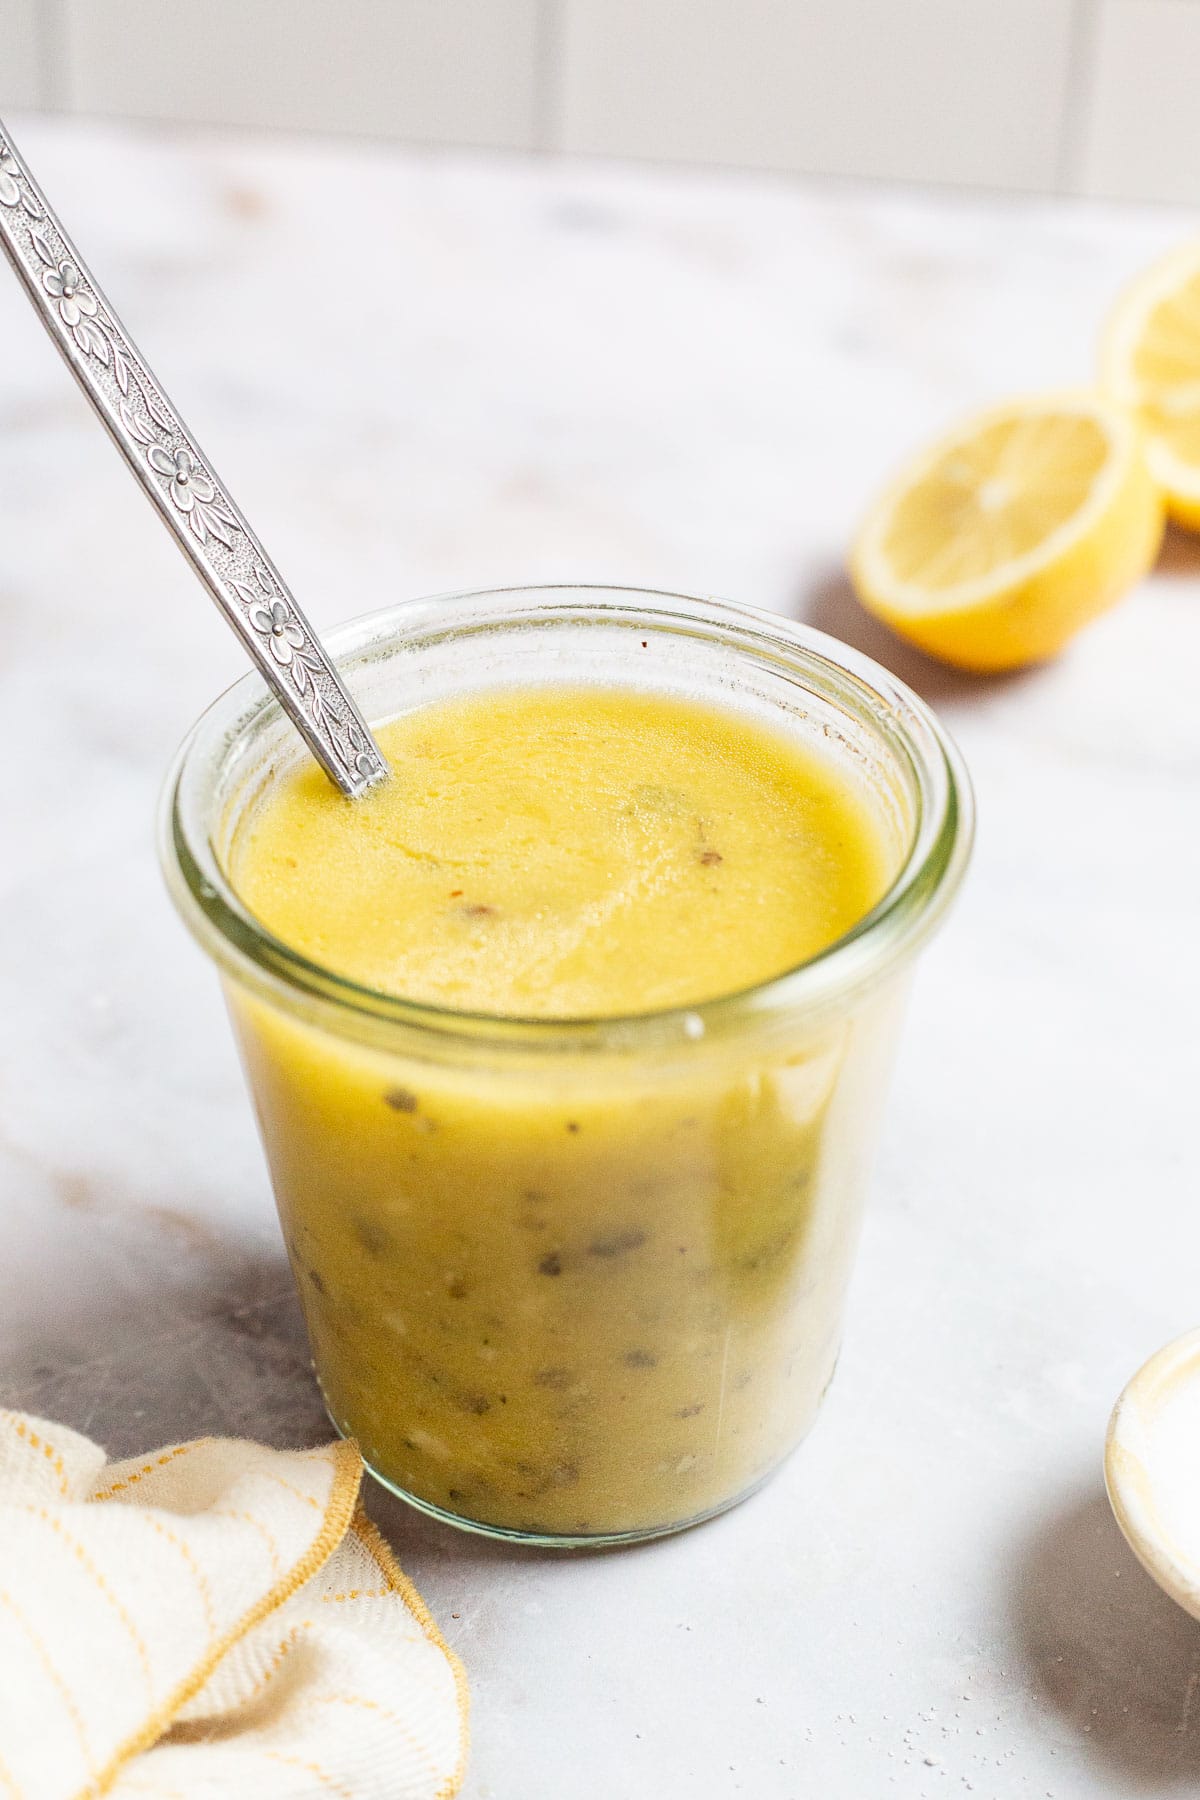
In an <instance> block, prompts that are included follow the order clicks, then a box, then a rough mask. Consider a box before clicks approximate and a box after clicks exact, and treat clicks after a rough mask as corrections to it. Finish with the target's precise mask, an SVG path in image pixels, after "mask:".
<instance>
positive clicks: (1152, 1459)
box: [1104, 1331, 1200, 1619]
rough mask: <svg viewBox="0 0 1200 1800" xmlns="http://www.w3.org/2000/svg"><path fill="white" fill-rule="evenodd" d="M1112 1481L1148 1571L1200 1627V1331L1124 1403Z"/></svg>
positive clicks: (1112, 1433)
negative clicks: (1196, 1620) (1199, 1621)
mask: <svg viewBox="0 0 1200 1800" xmlns="http://www.w3.org/2000/svg"><path fill="white" fill-rule="evenodd" d="M1104 1479H1105V1484H1106V1486H1107V1488H1108V1498H1109V1501H1110V1503H1111V1505H1112V1509H1113V1512H1114V1513H1115V1514H1116V1519H1117V1524H1118V1525H1119V1526H1120V1527H1121V1530H1122V1531H1123V1532H1124V1533H1125V1536H1126V1538H1127V1539H1128V1540H1129V1544H1130V1547H1131V1549H1132V1550H1133V1552H1134V1554H1135V1556H1136V1557H1137V1558H1138V1560H1139V1562H1140V1563H1141V1564H1142V1566H1143V1568H1145V1569H1146V1570H1147V1572H1148V1573H1149V1574H1150V1575H1152V1576H1153V1577H1154V1579H1155V1581H1157V1583H1158V1585H1159V1586H1160V1587H1161V1588H1163V1589H1164V1590H1165V1591H1166V1592H1167V1593H1168V1594H1170V1596H1171V1598H1172V1599H1173V1600H1177V1601H1178V1602H1179V1604H1180V1606H1182V1607H1183V1608H1184V1609H1185V1610H1186V1611H1187V1612H1189V1613H1191V1615H1192V1617H1193V1618H1196V1619H1200V1331H1190V1332H1188V1334H1187V1335H1186V1336H1185V1337H1181V1338H1176V1340H1175V1342H1174V1343H1172V1344H1168V1345H1167V1346H1166V1347H1165V1348H1164V1349H1162V1350H1160V1351H1158V1353H1157V1355H1155V1356H1152V1357H1151V1358H1150V1361H1149V1362H1148V1363H1146V1364H1144V1366H1143V1367H1142V1368H1140V1369H1139V1370H1138V1372H1137V1374H1136V1375H1135V1376H1134V1378H1133V1380H1132V1381H1131V1382H1130V1383H1129V1386H1128V1387H1127V1388H1126V1389H1125V1391H1124V1393H1123V1394H1122V1395H1121V1398H1120V1399H1119V1400H1118V1401H1117V1404H1116V1406H1115V1408H1114V1409H1113V1415H1112V1418H1111V1419H1110V1420H1109V1425H1108V1438H1107V1443H1106V1447H1105V1456H1104Z"/></svg>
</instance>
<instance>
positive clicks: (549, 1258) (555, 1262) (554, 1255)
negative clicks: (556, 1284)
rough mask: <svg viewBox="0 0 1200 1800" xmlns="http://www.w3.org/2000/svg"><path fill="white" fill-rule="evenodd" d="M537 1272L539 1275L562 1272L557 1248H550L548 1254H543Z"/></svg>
mask: <svg viewBox="0 0 1200 1800" xmlns="http://www.w3.org/2000/svg"><path fill="white" fill-rule="evenodd" d="M538 1274H539V1275H561V1274H562V1257H561V1256H560V1255H559V1254H558V1251H557V1250H551V1251H550V1252H549V1253H548V1255H546V1256H543V1258H542V1260H541V1262H540V1263H539V1264H538Z"/></svg>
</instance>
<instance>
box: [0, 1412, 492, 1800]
mask: <svg viewBox="0 0 1200 1800" xmlns="http://www.w3.org/2000/svg"><path fill="white" fill-rule="evenodd" d="M361 1478H362V1463H361V1462H360V1460H359V1456H358V1452H357V1451H356V1450H355V1448H354V1446H353V1445H352V1444H332V1445H328V1446H326V1447H324V1448H322V1449H319V1450H309V1451H303V1452H297V1451H282V1450H269V1449H266V1448H264V1446H262V1445H261V1444H250V1443H243V1442H236V1441H233V1440H230V1439H221V1438H200V1439H198V1440H197V1441H196V1442H195V1443H190V1444H173V1445H171V1446H169V1447H168V1448H167V1449H164V1450H159V1451H155V1452H153V1453H152V1454H150V1455H147V1456H143V1457H138V1458H135V1459H133V1460H132V1461H129V1462H118V1463H110V1462H107V1460H106V1458H105V1454H104V1452H103V1450H101V1449H100V1448H99V1446H98V1445H96V1444H93V1443H91V1442H90V1440H89V1439H87V1438H85V1437H81V1436H80V1435H79V1434H78V1433H77V1432H74V1431H68V1430H66V1429H65V1428H64V1427H63V1426H61V1425H52V1424H49V1423H47V1422H46V1421H45V1420H43V1419H35V1418H31V1417H29V1416H28V1415H26V1414H23V1413H13V1412H4V1411H2V1410H0V1800H93V1796H99V1795H102V1794H103V1795H112V1796H113V1797H114V1800H218V1796H220V1797H221V1800H230V1797H231V1796H243V1795H246V1796H249V1795H252V1796H253V1797H254V1800H302V1797H303V1800H310V1797H316V1796H320V1800H435V1797H439V1800H448V1796H450V1795H452V1794H454V1793H456V1792H457V1791H458V1787H459V1785H460V1783H461V1780H462V1772H463V1767H464V1764H465V1760H466V1749H467V1700H466V1681H465V1678H464V1676H463V1672H462V1667H461V1665H460V1664H459V1662H458V1660H457V1658H456V1657H455V1656H454V1655H453V1654H452V1652H451V1651H450V1650H449V1649H448V1648H447V1646H446V1643H445V1641H444V1640H443V1638H442V1636H441V1633H440V1632H439V1631H438V1628H437V1626H436V1625H435V1624H434V1622H433V1620H432V1618H431V1617H430V1616H429V1613H428V1611H427V1610H426V1608H425V1605H424V1603H423V1602H422V1600H421V1598H420V1596H419V1594H417V1592H416V1590H415V1589H414V1588H413V1586H412V1584H411V1583H410V1582H409V1581H408V1580H407V1578H406V1577H405V1576H404V1574H403V1573H402V1572H401V1570H400V1569H399V1568H398V1567H397V1565H396V1563H395V1561H394V1560H393V1558H392V1555H391V1552H390V1551H389V1550H388V1548H387V1546H386V1544H385V1543H384V1542H383V1540H382V1538H381V1537H380V1536H379V1534H378V1532H377V1531H376V1530H375V1528H374V1526H372V1525H371V1523H370V1522H369V1520H368V1519H367V1517H366V1515H365V1513H364V1512H363V1511H362V1509H361V1507H360V1505H359V1503H358V1490H359V1484H360V1481H361Z"/></svg>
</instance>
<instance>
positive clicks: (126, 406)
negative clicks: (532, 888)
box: [0, 123, 388, 796]
mask: <svg viewBox="0 0 1200 1800" xmlns="http://www.w3.org/2000/svg"><path fill="white" fill-rule="evenodd" d="M0 245H2V246H3V249H4V252H5V254H6V255H7V257H8V259H9V261H10V262H11V263H12V265H13V268H14V269H15V270H16V273H17V275H18V276H19V277H20V279H21V281H22V283H23V285H24V287H25V290H26V293H27V294H28V295H29V297H30V299H31V300H32V301H33V303H34V306H35V308H36V310H37V312H38V314H39V315H40V317H41V320H42V323H43V324H44V325H45V327H46V329H47V331H48V332H49V333H50V336H51V337H52V338H53V339H54V342H55V343H56V344H57V346H58V348H59V350H60V351H61V353H62V355H63V357H64V359H65V360H66V362H67V364H68V366H69V367H70V369H71V371H72V373H73V374H74V376H75V378H76V380H77V381H78V382H79V384H80V386H81V387H82V388H83V390H84V392H85V393H86V394H87V396H88V399H89V400H90V401H91V403H92V405H93V406H94V408H95V409H96V412H97V413H98V414H99V416H100V418H101V420H102V421H103V423H104V424H105V425H106V426H107V428H108V431H109V433H110V435H111V436H112V438H113V439H114V441H115V442H116V444H117V447H118V448H119V449H120V451H121V452H122V454H123V455H124V457H125V460H126V462H127V463H128V464H129V466H130V468H131V469H132V470H133V473H134V474H135V476H136V477H137V479H138V481H139V482H140V483H141V485H142V487H143V489H144V490H145V492H146V493H147V494H148V496H149V497H150V499H151V500H152V501H153V503H154V505H155V506H156V507H157V509H158V512H159V515H160V517H161V518H162V519H163V520H164V521H165V523H166V524H167V525H168V526H169V527H170V529H171V531H172V532H173V533H174V535H175V538H176V540H177V541H178V543H179V545H180V548H181V549H182V550H183V551H184V552H185V554H186V555H187V556H188V557H189V558H190V560H191V562H192V563H193V565H194V566H195V568H196V571H197V573H198V574H199V575H200V577H201V579H202V581H203V582H204V583H205V586H206V587H207V588H208V590H209V592H210V593H211V594H212V596H213V599H214V600H215V601H216V602H217V605H218V606H219V607H220V609H221V611H222V612H223V613H224V614H225V617H226V618H227V619H228V621H229V623H230V624H231V625H232V626H233V628H234V630H235V631H236V632H237V634H238V636H239V637H240V638H241V640H242V642H243V644H244V645H245V647H246V649H247V650H248V651H249V653H250V655H251V657H252V658H253V659H254V661H255V663H256V664H257V665H258V668H259V669H260V670H261V672H262V674H263V675H264V676H265V678H266V680H267V681H268V682H269V683H270V685H271V687H272V688H273V690H274V692H275V694H276V695H277V697H278V699H279V701H280V704H281V705H282V706H283V708H284V710H285V711H286V712H287V714H288V715H289V717H290V718H291V719H292V721H293V722H294V724H295V725H296V726H297V728H298V729H299V731H300V732H301V734H302V735H303V737H304V739H305V741H306V742H307V744H308V746H309V748H310V750H311V751H312V753H313V755H314V756H315V757H316V758H317V760H318V762H320V763H321V765H322V766H323V768H324V769H325V771H326V773H327V774H328V775H329V776H330V778H331V780H333V781H334V782H335V783H336V784H337V785H338V787H340V788H341V789H342V790H343V792H344V793H346V794H349V795H352V796H353V795H357V794H361V793H363V792H364V791H365V790H366V789H367V788H369V787H372V786H373V785H374V784H375V783H376V782H377V781H380V780H382V779H384V777H385V776H386V775H387V772H388V771H387V764H386V763H385V762H384V760H383V758H382V756H381V755H380V752H379V748H378V746H377V745H376V743H375V740H374V738H373V737H372V736H371V733H370V731H369V730H368V729H367V726H366V723H365V722H364V720H363V718H362V715H361V714H360V712H359V711H358V708H357V707H356V706H355V704H354V701H353V700H352V699H351V697H350V695H349V693H348V691H347V689H346V687H345V685H344V683H343V681H342V678H341V676H340V675H339V674H338V671H337V670H336V668H335V667H334V665H333V663H332V662H331V661H330V659H329V657H328V656H327V655H326V653H325V651H324V649H323V648H322V645H321V642H320V640H319V639H318V638H317V636H316V634H315V633H314V631H313V629H312V627H311V626H310V625H309V623H308V620H307V619H306V618H305V617H304V614H303V613H302V612H301V610H300V608H299V606H298V605H297V604H296V601H295V599H294V598H293V596H292V594H291V593H290V591H289V590H288V588H287V586H286V585H285V583H284V580H283V577H282V576H281V575H280V573H279V571H278V570H277V569H276V567H275V565H274V563H272V561H271V559H270V558H269V557H268V555H267V553H266V551H265V550H264V549H263V547H262V545H261V544H260V543H259V541H258V539H257V538H256V537H255V535H254V533H253V532H252V531H251V529H250V526H249V525H248V524H247V523H246V520H245V518H244V517H243V516H242V514H241V513H240V512H239V511H238V509H237V507H236V506H235V505H234V503H233V501H232V500H231V499H230V498H229V495H228V493H227V492H226V491H225V490H224V489H223V488H222V486H221V483H220V482H219V480H218V479H217V476H216V474H215V473H214V471H213V467H212V464H211V463H210V462H208V460H207V459H206V458H205V457H204V456H203V455H202V453H201V451H200V450H199V448H198V447H197V445H196V441H195V439H194V438H193V437H192V436H191V434H190V433H189V432H188V431H187V429H186V427H185V426H184V424H183V422H182V420H181V419H180V418H179V415H178V413H177V412H176V411H175V409H174V407H173V406H172V405H171V402H170V401H169V400H168V398H167V396H166V395H165V393H164V392H163V390H162V388H161V387H160V386H159V385H158V383H157V382H156V381H155V379H154V376H153V375H152V374H151V373H150V370H149V369H148V368H147V366H146V363H145V362H144V361H143V359H142V357H141V355H140V353H139V352H138V350H137V348H136V346H135V345H134V344H133V342H132V340H131V339H130V337H129V335H128V333H127V332H126V331H125V329H124V327H123V326H122V324H121V322H120V320H119V319H118V318H117V315H116V314H115V313H114V311H113V309H112V308H111V306H109V304H108V302H107V300H106V299H105V298H104V295H103V294H102V293H101V291H100V289H99V287H98V286H97V285H96V282H95V281H94V279H93V278H92V276H91V274H90V272H89V271H88V268H87V266H86V264H85V263H84V262H82V260H81V259H80V256H79V253H78V251H77V250H76V249H75V248H74V246H73V245H72V243H71V241H70V239H69V238H68V237H67V235H66V233H65V231H64V230H63V228H62V226H61V225H60V224H59V222H58V220H57V219H56V218H55V216H54V214H53V212H52V211H51V209H50V207H49V206H48V204H47V202H46V198H45V195H44V194H43V193H42V192H41V190H40V189H39V188H38V186H37V184H36V183H35V182H34V180H33V177H32V176H31V175H30V173H29V170H28V168H27V167H26V166H25V163H24V162H23V160H22V159H21V157H20V155H19V154H18V152H17V151H16V149H15V148H14V146H13V142H12V139H11V137H10V136H9V134H8V132H7V131H6V130H5V128H4V126H3V124H2V123H0Z"/></svg>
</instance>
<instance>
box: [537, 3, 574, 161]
mask: <svg viewBox="0 0 1200 1800" xmlns="http://www.w3.org/2000/svg"><path fill="white" fill-rule="evenodd" d="M566 3H567V0H534V4H535V6H536V9H537V11H536V23H535V27H534V50H533V64H534V66H533V132H532V139H533V149H534V150H536V151H539V152H540V153H541V154H542V155H543V156H545V155H551V154H553V153H555V152H561V150H562V147H563V146H562V123H563V121H562V99H563V94H562V78H563V68H562V48H563V36H564V26H565V20H564V17H563V8H564V6H565V5H566Z"/></svg>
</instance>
